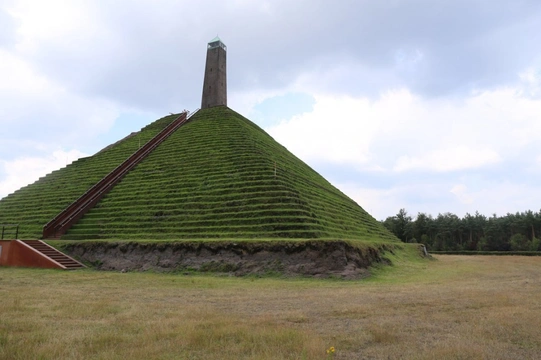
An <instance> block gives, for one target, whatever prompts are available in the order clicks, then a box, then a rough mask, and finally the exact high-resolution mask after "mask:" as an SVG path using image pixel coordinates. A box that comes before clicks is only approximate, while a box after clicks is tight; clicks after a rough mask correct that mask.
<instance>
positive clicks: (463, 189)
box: [450, 184, 473, 204]
mask: <svg viewBox="0 0 541 360" xmlns="http://www.w3.org/2000/svg"><path fill="white" fill-rule="evenodd" d="M450 192H451V193H452V194H454V195H455V196H456V197H457V198H458V200H459V201H460V202H461V203H463V204H471V203H473V197H472V196H471V194H468V187H467V186H466V185H464V184H458V185H455V186H453V188H452V189H451V190H450Z"/></svg>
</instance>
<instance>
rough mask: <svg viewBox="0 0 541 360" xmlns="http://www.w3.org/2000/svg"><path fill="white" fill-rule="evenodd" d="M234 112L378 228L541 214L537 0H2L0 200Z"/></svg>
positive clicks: (540, 8) (540, 14)
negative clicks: (206, 92)
mask: <svg viewBox="0 0 541 360" xmlns="http://www.w3.org/2000/svg"><path fill="white" fill-rule="evenodd" d="M216 35H219V36H220V38H221V39H222V41H223V42H224V43H225V44H226V45H227V62H228V64H227V65H228V106H229V107H230V108H232V109H233V110H235V111H237V112H239V113H241V114H242V115H244V116H246V117H248V118H249V119H251V120H252V121H254V122H255V123H257V124H258V125H260V126H261V127H263V128H264V129H265V130H266V131H267V132H269V133H270V134H271V135H272V136H273V137H274V138H275V139H276V140H277V141H278V142H280V143H281V144H282V145H284V146H286V147H287V148H288V149H289V150H290V151H292V152H293V153H294V154H296V155H297V156H299V157H300V158H301V159H303V160H304V161H305V162H306V163H308V164H309V165H310V166H312V167H313V168H314V169H316V170H317V171H318V172H320V173H321V174H322V175H323V176H324V177H326V178H327V179H328V180H329V181H330V182H331V183H333V184H334V185H335V186H337V187H338V188H339V189H341V190H342V191H343V192H345V193H346V194H347V195H349V196H350V197H352V198H353V199H354V200H355V201H357V202H358V203H359V204H360V205H361V206H362V207H363V208H364V209H365V210H367V211H368V212H370V213H371V214H372V215H373V216H374V217H376V218H377V219H380V220H381V219H385V218H386V217H387V216H392V215H394V214H396V213H397V212H398V210H399V209H400V208H405V209H406V210H407V211H408V212H409V213H410V214H411V215H416V214H417V213H418V212H425V213H427V214H432V215H434V216H437V214H438V213H445V212H452V213H455V214H457V215H459V216H463V215H464V214H465V213H467V212H470V213H474V212H475V211H476V210H478V211H479V212H480V213H482V214H485V215H491V214H493V213H496V214H498V215H505V214H506V213H508V212H511V213H514V212H516V211H525V210H528V209H531V210H536V211H537V210H539V209H540V208H541V46H540V44H541V1H539V0H532V1H527V0H524V1H521V0H510V1H498V0H490V1H489V0H466V1H462V0H448V1H446V0H441V1H436V0H418V1H415V0H409V1H401V0H388V1H380V0H366V1H362V0H351V1H349V0H334V1H331V0H328V1H322V0H283V1H248V0H236V1H223V0H222V1H178V0H177V1H173V0H164V1H150V0H148V1H142V0H130V1H121V0H118V1H112V0H107V1H106V0H103V1H99V0H89V1H84V0H66V1H54V0H47V1H42V0H35V1H18V0H13V1H11V0H0V144H1V146H0V197H4V196H6V195H8V194H9V193H11V192H13V191H15V190H17V189H18V188H20V187H22V186H24V185H26V184H29V183H31V182H34V181H35V180H37V179H38V178H39V177H40V176H44V175H45V174H47V173H49V172H51V171H52V170H55V169H58V168H60V167H63V166H65V165H66V164H68V163H70V162H71V161H73V160H74V159H77V158H78V157H81V156H88V155H92V154H94V153H95V152H97V151H98V150H100V149H101V148H103V147H105V146H106V145H108V144H110V143H112V142H115V141H117V140H118V139H120V138H122V137H124V136H126V135H127V134H129V133H130V132H132V131H137V130H139V129H140V128H141V127H143V126H145V125H146V124H148V123H150V122H152V121H154V120H155V119H157V118H159V117H162V116H164V115H167V114H169V113H170V112H180V111H182V110H183V109H189V110H193V109H195V108H197V107H199V105H200V101H201V89H202V84H203V70H204V61H205V55H206V44H207V42H208V41H209V40H211V39H212V38H214V37H215V36H216Z"/></svg>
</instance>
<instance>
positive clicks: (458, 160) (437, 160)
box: [393, 145, 500, 172]
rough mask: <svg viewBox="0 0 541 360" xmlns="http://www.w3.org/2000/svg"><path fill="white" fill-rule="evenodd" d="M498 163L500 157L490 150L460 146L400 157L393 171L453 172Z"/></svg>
mask: <svg viewBox="0 0 541 360" xmlns="http://www.w3.org/2000/svg"><path fill="white" fill-rule="evenodd" d="M498 161H500V156H499V155H498V154H497V153H496V152H495V151H493V150H490V149H472V148H469V147H468V146H464V145H460V146H457V147H454V148H447V149H438V150H435V151H432V152H430V153H428V154H426V155H421V156H420V157H409V156H401V157H399V158H398V160H397V161H396V165H395V166H394V168H393V170H394V171H397V172H401V171H408V170H416V169H426V170H432V171H442V172H445V171H455V170H462V169H472V168H479V167H481V166H484V165H489V164H493V163H496V162H498Z"/></svg>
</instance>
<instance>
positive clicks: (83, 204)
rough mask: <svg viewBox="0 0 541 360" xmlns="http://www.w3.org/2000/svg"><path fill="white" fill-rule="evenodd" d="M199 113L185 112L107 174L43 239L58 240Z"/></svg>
mask: <svg viewBox="0 0 541 360" xmlns="http://www.w3.org/2000/svg"><path fill="white" fill-rule="evenodd" d="M196 112H197V110H196V111H194V112H192V113H191V114H190V116H188V112H187V111H184V112H182V113H181V114H180V116H179V117H178V118H177V119H175V120H174V121H173V122H171V123H170V124H169V125H168V126H166V127H165V128H164V129H163V130H162V131H161V132H160V133H158V134H157V135H156V136H155V137H153V138H152V139H151V140H150V141H148V142H147V143H146V144H145V145H143V146H142V147H141V148H140V149H139V150H137V151H136V152H135V153H133V154H132V155H131V156H130V157H129V158H128V159H126V160H125V161H124V162H123V163H122V164H120V165H119V166H117V167H116V168H115V169H114V170H113V171H111V172H110V173H109V174H107V175H106V176H105V177H104V178H103V179H101V180H100V181H99V182H98V183H96V184H95V185H94V186H92V187H91V188H90V189H88V190H87V191H86V192H85V193H84V194H83V195H82V196H81V197H79V199H77V200H75V201H74V202H73V203H72V204H71V205H69V206H68V207H67V208H65V209H64V210H62V212H61V213H60V214H58V215H57V216H55V217H54V218H53V219H52V220H51V221H49V222H48V223H47V224H45V226H44V227H43V235H42V238H43V239H58V238H60V237H61V236H62V235H64V234H65V233H66V231H68V229H69V228H70V227H71V226H72V225H74V224H75V223H76V222H77V221H78V220H79V219H80V218H81V217H83V215H84V214H85V213H86V212H88V210H90V209H91V208H92V207H94V205H96V204H97V203H98V202H99V201H100V200H101V199H102V198H103V197H104V196H105V195H106V194H107V193H108V192H109V191H110V190H111V189H112V188H113V187H114V186H115V185H116V184H117V183H118V182H119V181H120V180H122V178H123V177H124V175H126V174H127V173H128V172H129V171H130V170H131V169H133V168H134V167H135V166H136V165H137V164H139V163H140V162H141V161H142V160H143V159H144V158H145V157H146V156H147V155H148V154H150V153H151V152H152V151H153V150H154V149H155V148H156V147H157V146H158V145H160V144H161V143H162V142H163V141H164V140H165V139H167V138H168V137H169V136H170V135H171V134H172V133H173V132H175V131H176V130H177V129H178V128H179V127H180V126H182V125H183V124H184V123H186V122H187V121H188V119H189V118H190V117H191V116H192V115H194V114H195V113H196Z"/></svg>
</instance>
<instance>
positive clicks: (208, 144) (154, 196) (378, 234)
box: [0, 37, 397, 243]
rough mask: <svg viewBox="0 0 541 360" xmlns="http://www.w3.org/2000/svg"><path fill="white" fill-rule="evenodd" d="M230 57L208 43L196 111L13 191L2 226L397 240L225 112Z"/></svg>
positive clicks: (101, 233) (145, 236)
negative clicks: (200, 94)
mask: <svg viewBox="0 0 541 360" xmlns="http://www.w3.org/2000/svg"><path fill="white" fill-rule="evenodd" d="M226 54H227V48H226V46H225V44H224V43H223V42H222V41H221V40H220V39H219V38H218V37H216V38H215V39H213V40H211V41H210V42H209V43H208V45H207V54H206V65H205V73H204V81H203V91H202V100H201V110H199V111H196V112H194V113H191V114H187V113H186V112H183V113H179V114H174V115H169V116H165V117H163V118H161V119H158V120H156V121H154V122H152V123H150V124H149V125H147V126H145V127H144V128H142V129H141V130H140V131H139V132H138V133H137V134H132V135H131V136H127V137H126V138H124V139H122V140H120V141H118V142H116V143H114V144H112V145H110V146H109V147H107V148H105V149H104V150H102V151H100V152H98V153H96V154H94V155H92V156H89V157H85V158H81V159H78V160H77V161H74V162H73V163H71V164H69V165H68V166H66V167H64V168H62V169H59V170H56V171H53V172H52V173H50V174H47V175H46V176H44V177H42V178H40V179H38V180H37V181H36V182H34V183H33V184H30V185H28V186H25V187H23V188H21V189H19V190H17V191H15V192H14V193H12V194H9V195H8V196H7V197H5V198H3V199H1V200H0V224H18V226H19V227H18V235H19V237H20V238H27V239H38V238H43V239H65V240H92V239H94V240H122V239H125V240H171V241H173V240H182V241H186V240H201V239H245V240H257V239H331V240H355V241H379V242H386V243H389V242H390V243H396V242H397V239H396V238H395V237H394V236H393V235H392V234H391V233H390V232H389V231H387V230H386V229H385V228H384V227H383V226H382V224H381V223H380V222H379V221H376V220H375V219H374V218H373V217H372V216H370V215H369V214H368V213H367V212H366V211H364V210H363V208H362V207H361V206H359V205H358V204H357V203H356V202H355V201H353V200H352V199H350V198H349V197H348V196H346V195H345V194H343V193H342V192H341V191H340V190H338V189H337V188H336V187H334V186H333V185H332V184H330V183H329V182H328V181H327V180H326V179H325V178H323V177H322V176H321V175H320V174H318V173H317V172H316V171H314V170H313V169H312V168H310V167H309V166H308V165H307V164H305V163H304V162H303V161H301V160H300V159H298V158H297V157H296V156H295V155H293V154H292V153H291V152H289V151H288V150H287V149H286V148H285V147H283V146H282V145H280V144H279V143H278V142H276V141H275V140H274V139H273V138H272V137H271V136H269V135H268V134H267V133H266V132H265V131H263V130H262V129H261V128H260V127H259V126H257V125H256V124H255V123H253V122H252V121H250V120H248V119H247V118H245V117H244V116H242V115H240V114H239V113H237V112H235V111H233V110H232V109H230V108H228V107H227V73H226V72H227V69H226V67H227V66H226ZM329 124H332V121H330V122H329ZM331 126H332V125H331ZM140 144H144V145H143V146H141V145H140Z"/></svg>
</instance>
